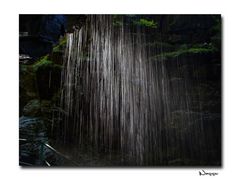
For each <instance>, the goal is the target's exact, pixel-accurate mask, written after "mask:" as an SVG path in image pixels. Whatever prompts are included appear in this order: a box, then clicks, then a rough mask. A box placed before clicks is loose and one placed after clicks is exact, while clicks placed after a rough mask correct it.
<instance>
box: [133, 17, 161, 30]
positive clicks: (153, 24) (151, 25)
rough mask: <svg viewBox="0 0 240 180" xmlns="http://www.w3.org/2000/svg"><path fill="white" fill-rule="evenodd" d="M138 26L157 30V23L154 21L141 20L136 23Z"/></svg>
mask: <svg viewBox="0 0 240 180" xmlns="http://www.w3.org/2000/svg"><path fill="white" fill-rule="evenodd" d="M134 23H135V24H136V25H140V26H145V27H149V28H157V23H156V22H154V21H153V20H148V19H143V18H141V19H140V20H139V21H135V22H134Z"/></svg>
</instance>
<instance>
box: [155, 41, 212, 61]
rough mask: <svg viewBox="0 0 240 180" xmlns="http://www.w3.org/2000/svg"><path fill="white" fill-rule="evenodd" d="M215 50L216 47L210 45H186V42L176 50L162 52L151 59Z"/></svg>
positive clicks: (205, 52) (171, 57) (170, 57)
mask: <svg viewBox="0 0 240 180" xmlns="http://www.w3.org/2000/svg"><path fill="white" fill-rule="evenodd" d="M215 51H216V48H215V47H213V46H212V45H202V44H200V45H195V46H192V47H188V46H187V45H186V44H184V45H182V46H180V47H179V48H178V49H177V50H175V51H171V52H164V53H162V54H160V55H157V56H154V57H153V59H157V58H161V59H173V58H176V57H179V56H183V55H194V54H207V53H213V52H215Z"/></svg>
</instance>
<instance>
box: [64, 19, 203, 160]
mask: <svg viewBox="0 0 240 180" xmlns="http://www.w3.org/2000/svg"><path fill="white" fill-rule="evenodd" d="M121 23H122V25H120V26H115V25H114V24H113V19H112V17H111V16H108V15H97V16H89V17H88V20H87V22H86V24H85V25H84V26H82V27H81V29H78V30H75V31H74V33H69V34H67V47H66V54H65V58H64V68H63V71H62V87H61V107H62V108H63V110H64V111H65V112H66V114H65V116H64V117H62V118H63V125H62V134H63V140H64V141H65V142H66V143H69V142H70V143H73V144H78V145H80V146H90V147H92V149H95V150H96V151H98V152H101V153H103V154H106V155H108V156H109V158H110V159H111V157H112V156H113V153H118V154H119V155H120V158H119V160H120V161H121V162H122V164H123V165H167V164H169V162H170V161H171V160H176V159H178V158H179V157H180V158H182V159H184V158H186V159H191V158H194V157H196V156H202V154H203V152H202V151H201V149H204V148H206V147H207V145H206V142H205V139H204V138H203V137H202V136H201V135H202V134H203V132H204V129H203V126H202V119H203V116H202V115H199V116H198V117H200V118H197V120H196V118H195V119H194V117H193V116H194V115H195V114H192V113H191V112H190V110H189V108H190V106H191V105H192V104H191V103H193V100H194V99H191V96H190V95H189V94H188V88H187V87H190V86H191V84H190V83H189V81H188V77H187V76H188V75H186V76H184V79H183V80H182V79H180V83H179V81H178V79H175V81H174V79H171V78H172V77H171V74H169V71H168V70H167V68H166V63H165V61H164V60H162V58H161V56H160V57H157V59H155V60H153V59H152V57H153V56H154V55H157V54H159V53H161V52H160V51H161V50H159V49H161V48H156V47H155V48H152V47H151V48H149V47H148V46H147V43H148V38H147V37H146V34H147V33H146V32H145V30H144V28H141V27H132V26H130V25H127V24H124V23H126V22H125V21H124V20H122V22H121ZM178 63H179V62H177V61H176V62H175V63H174V67H175V69H176V70H175V71H176V72H178V74H182V75H184V73H183V72H181V71H180V70H179V69H178V65H179V64H178ZM173 81H174V83H173ZM176 82H177V83H176ZM197 98H201V95H199V96H198V97H197ZM178 106H179V107H181V108H182V109H184V112H186V113H185V114H186V116H184V117H182V118H181V121H176V120H174V117H173V116H175V115H176V114H177V115H179V113H180V115H179V116H183V115H182V114H181V112H180V110H179V111H178V110H177V109H180V108H179V107H178ZM200 108H201V106H200V104H199V109H200ZM192 123H193V124H194V125H193V126H191V124H192ZM189 126H191V127H192V129H191V131H190V130H188V127H189ZM186 129H187V130H186ZM191 146H194V148H191Z"/></svg>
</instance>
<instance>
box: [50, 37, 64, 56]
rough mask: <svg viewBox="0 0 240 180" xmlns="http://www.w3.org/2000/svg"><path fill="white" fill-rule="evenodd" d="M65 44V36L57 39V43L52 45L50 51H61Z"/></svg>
mask: <svg viewBox="0 0 240 180" xmlns="http://www.w3.org/2000/svg"><path fill="white" fill-rule="evenodd" d="M66 44H67V38H66V36H65V37H63V38H62V39H61V40H60V41H59V43H58V45H56V46H55V47H53V50H52V51H53V52H61V51H62V50H63V49H64V48H65V46H66Z"/></svg>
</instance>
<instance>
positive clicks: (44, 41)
mask: <svg viewBox="0 0 240 180" xmlns="http://www.w3.org/2000/svg"><path fill="white" fill-rule="evenodd" d="M65 26H66V18H65V16H63V15H34V16H32V15H20V32H21V31H22V32H27V33H28V36H23V37H20V54H28V55H30V56H31V57H33V58H34V59H36V58H38V57H41V56H43V55H46V54H47V53H49V52H51V50H52V47H53V45H54V44H56V43H57V42H58V40H59V37H60V36H61V35H64V33H65Z"/></svg>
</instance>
